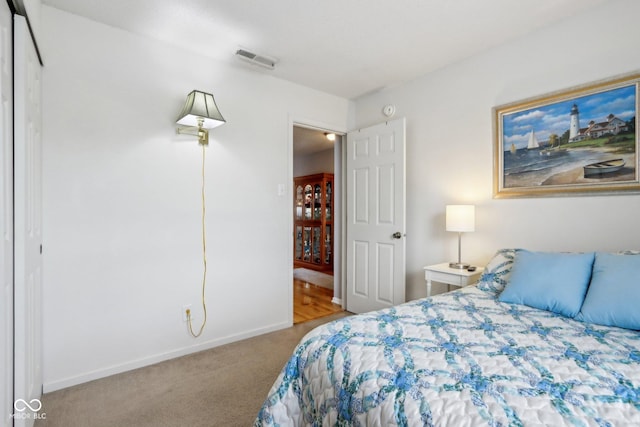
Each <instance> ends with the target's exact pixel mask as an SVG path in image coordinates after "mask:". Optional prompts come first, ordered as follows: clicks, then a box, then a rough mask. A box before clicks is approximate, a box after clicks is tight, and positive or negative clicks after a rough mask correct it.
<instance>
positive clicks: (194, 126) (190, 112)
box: [176, 90, 226, 338]
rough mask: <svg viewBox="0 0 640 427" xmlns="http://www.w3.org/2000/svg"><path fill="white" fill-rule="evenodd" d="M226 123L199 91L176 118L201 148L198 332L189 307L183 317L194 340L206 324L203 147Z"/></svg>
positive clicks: (209, 98) (189, 97)
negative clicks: (200, 279)
mask: <svg viewBox="0 0 640 427" xmlns="http://www.w3.org/2000/svg"><path fill="white" fill-rule="evenodd" d="M225 122H226V121H225V119H224V118H223V117H222V114H220V111H219V110H218V106H217V105H216V101H215V100H214V99H213V95H211V94H210V93H205V92H201V91H199V90H194V91H191V93H190V94H189V95H187V102H185V104H184V108H183V109H182V112H181V113H180V115H179V116H178V120H177V122H176V123H177V124H178V125H180V126H181V127H178V128H177V129H176V132H177V133H184V134H188V135H194V136H197V137H198V142H199V143H200V145H201V146H202V193H201V194H202V264H203V273H202V311H203V315H204V320H203V322H202V326H201V327H200V331H199V332H198V333H195V332H193V325H192V320H193V317H192V315H191V309H190V308H189V306H187V307H186V308H185V315H186V318H187V322H188V327H189V333H191V335H192V336H193V337H194V338H198V337H199V336H200V335H201V334H202V331H203V330H204V327H205V325H206V324H207V304H206V301H205V289H206V285H207V240H206V236H207V233H206V230H205V205H206V203H205V192H204V183H205V176H204V172H205V154H204V153H205V147H206V146H207V145H209V129H213V128H215V127H218V126H220V125H222V124H224V123H225Z"/></svg>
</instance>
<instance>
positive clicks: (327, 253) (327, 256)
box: [324, 225, 331, 264]
mask: <svg viewBox="0 0 640 427" xmlns="http://www.w3.org/2000/svg"><path fill="white" fill-rule="evenodd" d="M324 263H325V264H331V226H330V225H327V226H326V227H325V240H324Z"/></svg>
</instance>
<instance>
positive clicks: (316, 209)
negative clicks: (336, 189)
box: [313, 184, 322, 220]
mask: <svg viewBox="0 0 640 427" xmlns="http://www.w3.org/2000/svg"><path fill="white" fill-rule="evenodd" d="M313 219H316V220H319V219H322V186H321V185H320V184H316V185H314V187H313Z"/></svg>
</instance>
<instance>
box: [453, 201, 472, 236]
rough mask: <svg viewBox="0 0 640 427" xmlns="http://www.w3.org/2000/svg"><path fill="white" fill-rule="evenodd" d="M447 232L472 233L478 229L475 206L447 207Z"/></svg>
mask: <svg viewBox="0 0 640 427" xmlns="http://www.w3.org/2000/svg"><path fill="white" fill-rule="evenodd" d="M446 216H447V231H457V232H470V231H475V229H476V207H475V206H474V205H447V213H446Z"/></svg>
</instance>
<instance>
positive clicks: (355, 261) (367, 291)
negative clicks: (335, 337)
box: [346, 119, 405, 313]
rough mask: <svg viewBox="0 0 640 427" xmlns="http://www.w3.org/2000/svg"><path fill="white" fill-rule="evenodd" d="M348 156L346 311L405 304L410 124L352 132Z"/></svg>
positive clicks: (395, 122) (401, 122) (398, 122)
mask: <svg viewBox="0 0 640 427" xmlns="http://www.w3.org/2000/svg"><path fill="white" fill-rule="evenodd" d="M346 153H347V155H346V176H347V183H346V188H347V245H346V247H347V266H348V269H347V293H346V297H347V310H349V311H351V312H354V313H362V312H366V311H371V310H376V309H380V308H385V307H390V306H392V305H396V304H399V303H402V302H404V300H405V241H404V234H405V188H404V187H405V120H404V119H398V120H393V121H390V122H386V123H383V124H379V125H375V126H372V127H369V128H366V129H360V130H358V131H354V132H350V133H348V134H347V149H346ZM398 233H399V236H400V238H396V237H394V234H395V235H398Z"/></svg>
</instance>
